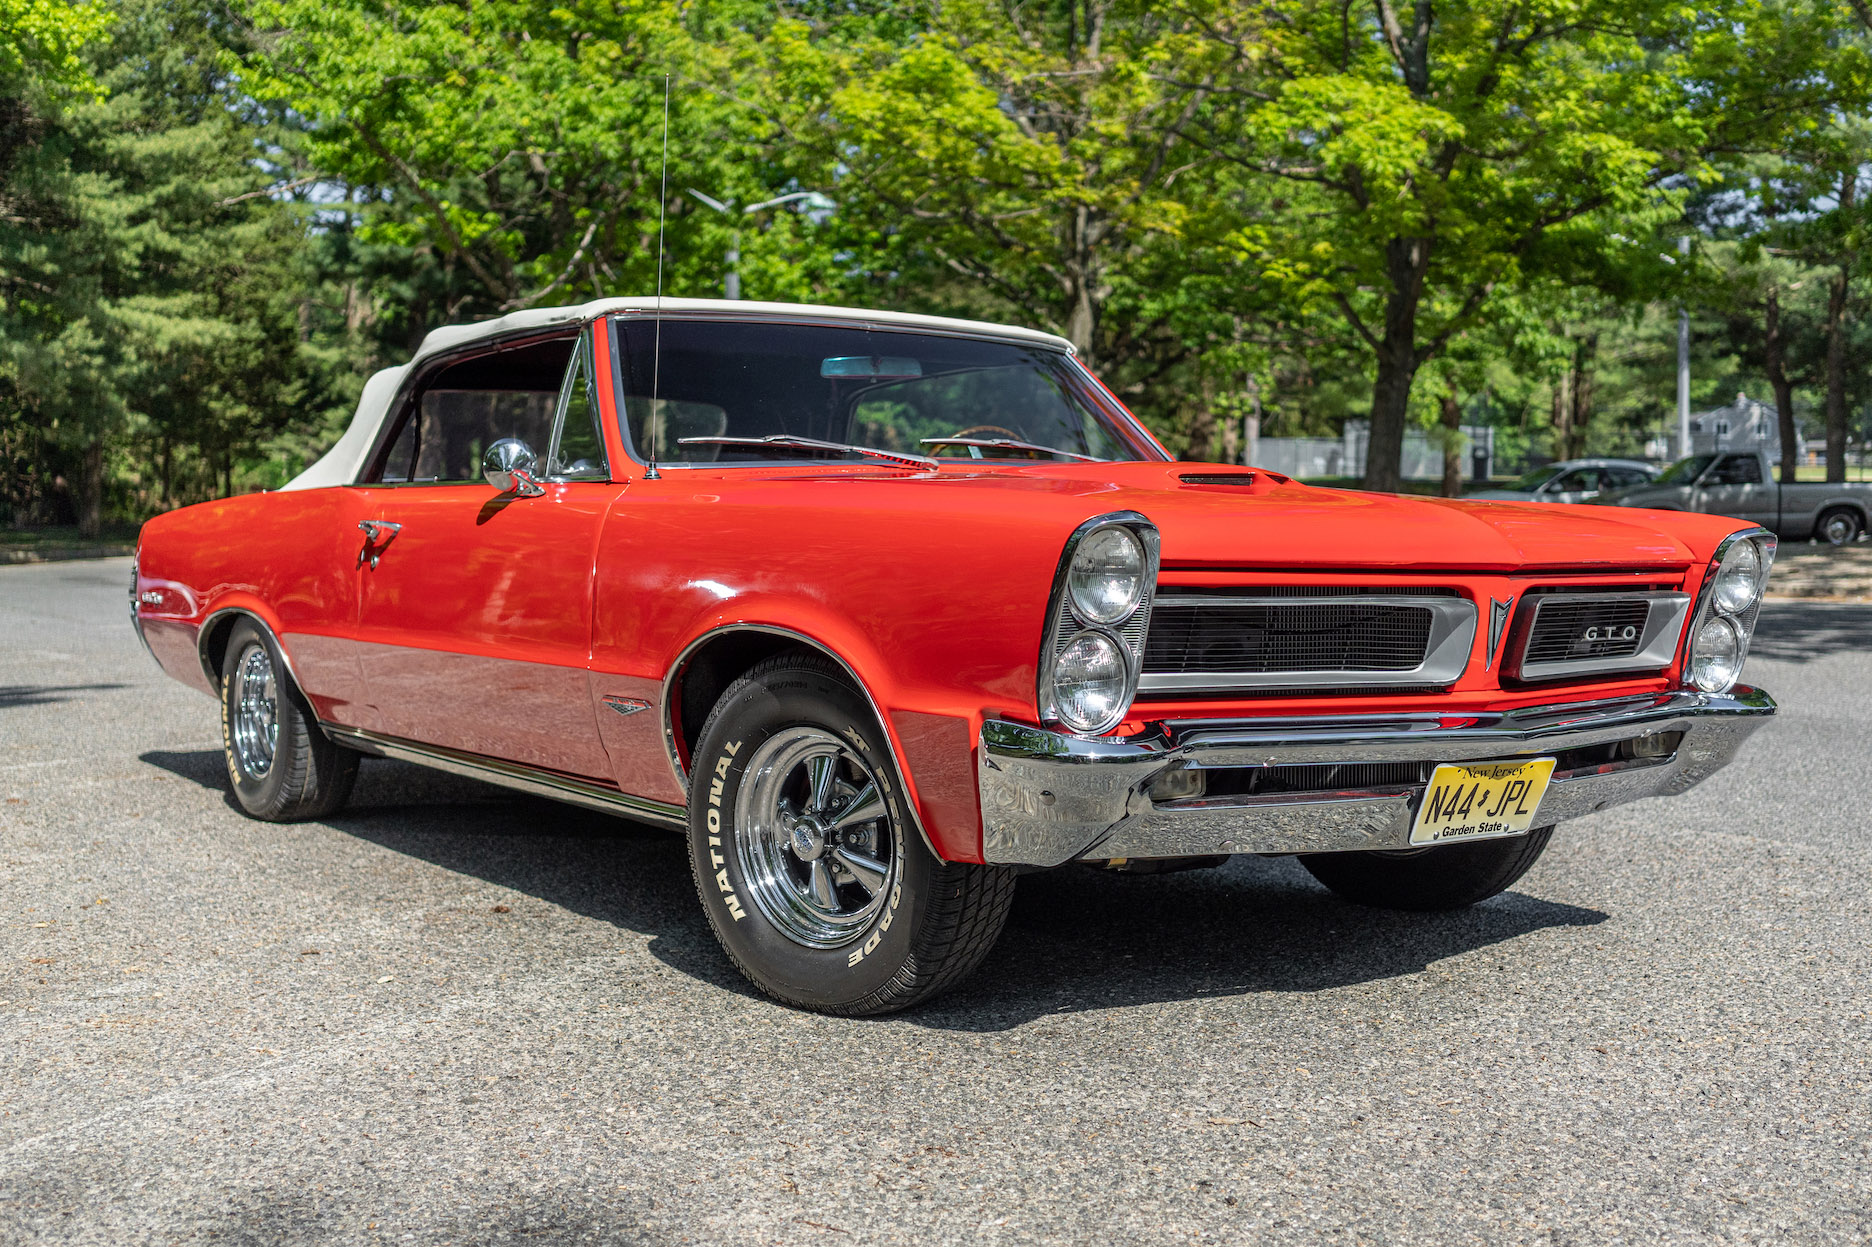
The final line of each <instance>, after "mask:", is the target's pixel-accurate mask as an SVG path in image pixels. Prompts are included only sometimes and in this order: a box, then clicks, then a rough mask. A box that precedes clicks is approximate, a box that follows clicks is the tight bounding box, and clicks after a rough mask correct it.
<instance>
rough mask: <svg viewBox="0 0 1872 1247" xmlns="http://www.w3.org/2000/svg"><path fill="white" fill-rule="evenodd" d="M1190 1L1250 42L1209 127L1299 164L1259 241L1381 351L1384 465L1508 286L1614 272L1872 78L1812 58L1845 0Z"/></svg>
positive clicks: (1265, 259) (1377, 443)
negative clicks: (1419, 397) (1706, 190)
mask: <svg viewBox="0 0 1872 1247" xmlns="http://www.w3.org/2000/svg"><path fill="white" fill-rule="evenodd" d="M1179 11H1180V12H1181V13H1182V14H1183V15H1184V16H1185V18H1186V20H1187V21H1189V22H1190V23H1192V24H1195V25H1199V26H1201V27H1202V28H1203V29H1206V30H1208V31H1210V32H1212V34H1213V37H1214V38H1215V40H1216V41H1217V43H1218V44H1220V45H1223V46H1227V47H1229V48H1232V49H1234V58H1233V60H1232V62H1231V64H1230V65H1229V66H1228V76H1227V77H1226V78H1224V79H1219V80H1218V81H1217V83H1216V85H1215V90H1216V92H1217V95H1218V99H1223V100H1226V101H1227V102H1228V103H1229V105H1230V107H1228V108H1226V109H1222V108H1218V109H1216V110H1215V111H1214V112H1213V113H1212V114H1211V115H1210V116H1211V117H1212V118H1213V122H1212V124H1210V125H1209V127H1208V129H1207V130H1206V131H1205V134H1204V137H1205V141H1206V142H1207V144H1208V145H1209V147H1210V148H1211V150H1213V151H1215V152H1216V153H1217V154H1218V155H1221V156H1224V157H1226V158H1228V159H1231V160H1234V161H1237V162H1240V163H1241V164H1242V165H1243V166H1244V167H1246V168H1248V169H1250V170H1252V171H1255V172H1258V173H1260V174H1262V175H1264V176H1266V177H1269V178H1273V179H1278V180H1280V181H1282V182H1284V183H1286V184H1287V185H1289V186H1290V187H1291V195H1292V200H1291V211H1290V212H1289V213H1288V214H1287V215H1286V216H1285V217H1284V219H1283V228H1281V229H1278V230H1275V231H1272V232H1271V233H1270V234H1269V245H1268V246H1267V247H1266V248H1265V250H1264V252H1263V254H1262V256H1261V257H1260V263H1261V265H1262V266H1263V268H1264V270H1265V271H1267V272H1268V273H1270V274H1272V275H1274V276H1276V277H1278V278H1279V279H1280V280H1282V281H1283V282H1285V283H1286V285H1287V288H1288V290H1289V291H1290V292H1291V297H1292V298H1293V299H1295V300H1298V301H1302V302H1309V303H1311V302H1324V303H1327V304H1329V305H1331V306H1333V307H1335V308H1336V309H1337V310H1338V312H1339V314H1340V315H1341V316H1342V317H1343V318H1344V320H1345V322H1346V323H1347V325H1349V326H1350V327H1351V329H1352V330H1353V331H1354V332H1355V333H1356V335H1357V337H1358V339H1359V340H1360V341H1361V342H1362V343H1363V344H1364V345H1365V347H1366V348H1367V349H1368V350H1369V352H1370V354H1371V357H1372V360H1373V362H1374V376H1373V393H1372V405H1371V411H1372V434H1371V444H1370V454H1369V459H1368V466H1367V472H1366V483H1367V485H1368V486H1370V487H1373V488H1394V487H1395V486H1396V485H1397V483H1398V454H1399V449H1400V447H1401V443H1402V435H1403V430H1404V426H1405V422H1406V418H1407V415H1408V412H1409V410H1410V402H1411V390H1412V385H1413V383H1414V381H1415V378H1416V376H1417V373H1418V370H1419V369H1421V368H1422V367H1423V366H1424V364H1425V363H1427V362H1428V361H1430V360H1432V359H1434V358H1436V357H1437V355H1438V354H1439V353H1441V352H1442V351H1443V350H1444V349H1445V348H1446V346H1447V345H1448V344H1449V342H1450V341H1451V340H1452V339H1453V338H1454V337H1455V336H1456V335H1457V334H1459V333H1461V332H1462V331H1463V330H1464V329H1465V328H1466V327H1468V326H1470V325H1472V324H1474V323H1476V321H1477V320H1478V318H1479V317H1481V316H1482V315H1483V314H1484V313H1485V312H1486V311H1487V310H1488V309H1489V308H1490V306H1491V303H1492V302H1493V300H1494V299H1496V298H1497V297H1498V296H1499V295H1501V294H1503V293H1506V292H1512V291H1514V290H1516V289H1524V288H1529V287H1532V286H1536V285H1539V284H1542V283H1551V282H1560V283H1563V284H1591V283H1593V282H1595V281H1596V280H1598V278H1599V276H1600V275H1601V274H1603V273H1606V272H1608V271H1609V270H1611V269H1612V268H1613V267H1614V266H1615V265H1616V264H1617V262H1618V259H1619V256H1618V254H1617V252H1618V250H1619V247H1618V245H1617V244H1616V243H1615V242H1614V236H1615V235H1618V234H1620V233H1624V234H1627V235H1639V236H1646V235H1649V234H1650V233H1651V231H1652V230H1653V229H1654V228H1655V227H1657V226H1659V225H1661V224H1662V223H1664V222H1665V221H1666V220H1668V219H1670V218H1671V217H1673V216H1674V215H1675V213H1676V211H1677V207H1678V204H1679V203H1680V201H1681V198H1682V191H1683V189H1684V188H1685V187H1687V186H1689V185H1692V184H1694V183H1695V182H1696V181H1697V180H1698V179H1700V178H1704V177H1706V176H1708V175H1709V173H1710V170H1711V167H1712V165H1711V162H1712V160H1713V159H1714V158H1715V157H1716V156H1717V155H1718V154H1720V153H1723V152H1726V151H1730V150H1735V149H1739V148H1742V147H1745V146H1747V145H1749V144H1753V143H1756V142H1759V141H1761V139H1762V137H1763V136H1764V135H1765V134H1769V133H1774V132H1776V131H1777V130H1778V129H1779V128H1783V127H1788V126H1800V125H1805V124H1810V122H1811V118H1812V117H1813V116H1815V115H1816V114H1818V113H1819V112H1820V111H1821V108H1822V106H1823V104H1824V103H1825V102H1826V101H1827V100H1829V99H1837V98H1842V97H1843V96H1846V95H1852V93H1853V92H1859V93H1861V94H1862V93H1863V81H1862V78H1863V75H1862V73H1861V71H1860V68H1859V65H1860V61H1857V60H1856V61H1854V62H1853V63H1852V64H1851V65H1850V66H1849V67H1848V68H1850V69H1851V73H1850V74H1847V75H1844V77H1842V76H1841V75H1838V74H1836V75H1832V76H1826V77H1823V78H1821V79H1820V80H1816V79H1815V78H1814V76H1813V75H1811V74H1807V73H1804V72H1798V71H1799V70H1804V69H1806V68H1807V67H1810V66H1812V65H1814V64H1815V63H1816V62H1818V61H1819V60H1821V59H1823V57H1824V56H1825V55H1827V54H1829V53H1830V51H1831V50H1832V45H1833V43H1835V42H1836V41H1837V40H1836V32H1837V24H1838V23H1837V14H1835V13H1833V12H1831V11H1830V8H1829V6H1824V5H1822V6H1819V7H1813V6H1799V5H1790V6H1773V5H1768V4H1758V3H1752V2H1749V0H1741V2H1731V3H1727V4H1725V5H1722V6H1720V7H1719V8H1718V9H1715V10H1709V9H1707V8H1706V9H1703V10H1700V11H1699V10H1690V9H1685V8H1683V7H1681V6H1678V5H1674V4H1667V3H1662V2H1661V0H1659V2H1652V0H1644V2H1639V3H1633V2H1632V0H1538V2H1537V3H1533V4H1526V3H1518V2H1517V3H1514V4H1508V3H1495V2H1484V3H1476V4H1469V5H1459V6H1433V5H1432V4H1431V3H1430V0H1418V2H1417V3H1416V4H1415V6H1414V7H1409V6H1405V5H1402V4H1398V3H1394V0H1376V3H1374V4H1373V5H1372V6H1370V7H1369V8H1354V7H1348V6H1346V5H1344V4H1339V3H1331V4H1328V3H1324V2H1323V0H1320V2H1313V0H1302V2H1299V3H1287V4H1281V5H1278V6H1272V5H1270V6H1266V7H1262V6H1243V5H1240V4H1237V3H1232V2H1226V0H1216V2H1215V3H1185V4H1184V5H1183V6H1181V8H1180V9H1179ZM1860 60H1862V58H1860ZM1763 64H1775V65H1777V66H1780V67H1782V69H1783V70H1785V72H1776V73H1772V74H1763V73H1761V72H1760V71H1759V66H1761V65H1763ZM1855 75H1857V76H1855ZM1842 81H1844V82H1845V88H1847V89H1842ZM1853 98H1857V96H1854V97H1853ZM1205 120H1207V119H1205Z"/></svg>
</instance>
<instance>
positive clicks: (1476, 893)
mask: <svg viewBox="0 0 1872 1247" xmlns="http://www.w3.org/2000/svg"><path fill="white" fill-rule="evenodd" d="M1552 835H1553V828H1552V827H1537V828H1535V829H1534V830H1533V831H1530V832H1528V833H1527V834H1526V835H1524V836H1509V837H1504V838H1502V839H1500V840H1479V841H1477V842H1475V843H1474V844H1446V845H1439V846H1438V847H1436V848H1430V849H1420V850H1416V851H1410V850H1406V851H1404V852H1401V853H1400V852H1395V851H1392V852H1386V851H1379V852H1371V853H1312V854H1306V855H1303V856H1302V857H1301V858H1300V864H1301V865H1302V866H1305V867H1306V868H1307V872H1308V873H1309V874H1311V875H1312V876H1313V877H1314V878H1315V879H1317V880H1319V881H1320V882H1321V883H1323V884H1325V885H1326V886H1327V887H1328V888H1330V889H1332V891H1333V892H1334V893H1336V894H1337V895H1339V896H1341V897H1343V898H1344V899H1346V900H1348V901H1351V902H1352V903H1353V904H1354V905H1369V906H1371V907H1372V908H1373V909H1408V910H1419V911H1422V910H1430V911H1434V910H1444V909H1462V908H1464V907H1465V906H1468V905H1473V904H1475V903H1476V902H1477V901H1485V900H1487V899H1488V898H1489V897H1491V896H1494V895H1496V894H1497V893H1500V892H1503V891H1506V890H1507V889H1508V888H1509V887H1511V886H1513V884H1514V882H1515V881H1516V880H1517V879H1519V878H1520V877H1521V876H1522V875H1525V874H1526V873H1527V872H1528V868H1529V867H1531V866H1532V865H1534V863H1535V862H1536V861H1538V860H1540V855H1541V853H1542V852H1543V851H1545V850H1546V848H1547V841H1548V838H1549V837H1551V836H1552Z"/></svg>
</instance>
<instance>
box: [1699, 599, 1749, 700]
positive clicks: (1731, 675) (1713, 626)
mask: <svg viewBox="0 0 1872 1247" xmlns="http://www.w3.org/2000/svg"><path fill="white" fill-rule="evenodd" d="M1743 653H1744V647H1743V640H1742V630H1741V629H1740V628H1738V627H1736V626H1735V624H1733V623H1732V622H1730V621H1729V620H1727V619H1724V618H1723V617H1722V616H1720V615H1718V616H1716V617H1715V618H1713V619H1707V620H1705V621H1704V622H1703V626H1702V627H1701V628H1698V629H1697V634H1696V639H1695V640H1694V641H1692V642H1691V643H1690V682H1691V683H1692V684H1694V685H1696V686H1697V687H1698V688H1700V689H1702V690H1703V691H1704V692H1706V693H1725V692H1728V691H1729V689H1730V688H1731V687H1732V686H1733V685H1734V684H1735V682H1736V680H1737V679H1739V678H1740V677H1741V675H1742V657H1743Z"/></svg>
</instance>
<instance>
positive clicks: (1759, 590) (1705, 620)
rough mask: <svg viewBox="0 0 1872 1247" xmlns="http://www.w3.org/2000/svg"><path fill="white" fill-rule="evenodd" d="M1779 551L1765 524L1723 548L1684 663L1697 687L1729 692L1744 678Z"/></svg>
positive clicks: (1712, 569) (1686, 675)
mask: <svg viewBox="0 0 1872 1247" xmlns="http://www.w3.org/2000/svg"><path fill="white" fill-rule="evenodd" d="M1774 556H1775V539H1774V536H1773V535H1772V534H1770V533H1769V532H1767V531H1766V530H1763V529H1755V530H1754V531H1752V532H1745V533H1736V534H1734V535H1733V536H1730V537H1727V538H1725V539H1724V540H1723V543H1722V545H1721V546H1719V547H1718V548H1717V551H1716V559H1715V562H1713V563H1712V564H1711V565H1710V579H1709V582H1708V583H1709V589H1708V593H1707V596H1706V599H1705V602H1704V606H1703V610H1702V611H1701V612H1700V613H1699V614H1698V617H1697V627H1696V633H1695V635H1693V636H1692V637H1691V639H1690V653H1689V658H1688V661H1686V662H1685V664H1684V679H1685V680H1686V681H1687V682H1689V683H1690V684H1691V685H1693V686H1694V687H1696V688H1699V689H1702V690H1703V691H1704V692H1706V693H1726V692H1728V691H1729V690H1730V689H1731V688H1733V687H1735V682H1736V681H1737V680H1738V679H1740V678H1741V676H1742V664H1743V662H1744V661H1746V660H1747V658H1748V646H1749V638H1750V637H1751V636H1752V635H1754V632H1755V617H1756V615H1757V614H1759V613H1760V610H1761V600H1762V594H1763V593H1764V592H1766V591H1767V588H1768V569H1769V568H1770V567H1771V566H1773V565H1774Z"/></svg>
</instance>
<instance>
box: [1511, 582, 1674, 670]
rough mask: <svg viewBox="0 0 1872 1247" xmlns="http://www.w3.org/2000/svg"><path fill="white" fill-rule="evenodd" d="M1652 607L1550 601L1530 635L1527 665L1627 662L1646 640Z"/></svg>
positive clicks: (1634, 602)
mask: <svg viewBox="0 0 1872 1247" xmlns="http://www.w3.org/2000/svg"><path fill="white" fill-rule="evenodd" d="M1650 616H1651V604H1650V603H1649V602H1647V601H1645V600H1643V599H1642V598H1639V599H1632V598H1626V599H1623V600H1619V601H1610V602H1608V601H1603V600H1599V601H1587V602H1567V601H1555V600H1553V599H1549V600H1547V601H1546V602H1543V603H1542V604H1541V611H1540V615H1539V616H1538V617H1537V618H1536V619H1535V621H1534V626H1533V627H1532V628H1531V629H1530V630H1529V632H1528V643H1527V649H1526V650H1525V651H1524V653H1523V657H1522V661H1523V662H1527V663H1543V662H1567V661H1569V660H1572V659H1597V658H1627V657H1630V656H1631V655H1633V654H1636V653H1637V652H1638V649H1639V646H1640V644H1641V643H1642V642H1643V640H1644V633H1645V621H1646V620H1647V619H1649V618H1650Z"/></svg>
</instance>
